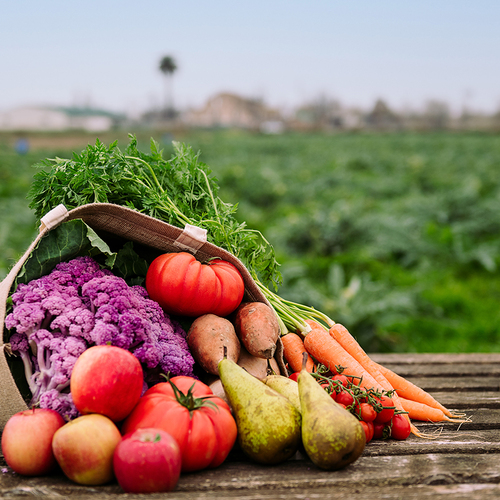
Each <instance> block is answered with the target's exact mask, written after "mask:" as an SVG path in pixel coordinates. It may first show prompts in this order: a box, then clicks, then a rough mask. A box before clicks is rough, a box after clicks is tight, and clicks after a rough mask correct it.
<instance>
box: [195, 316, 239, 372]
mask: <svg viewBox="0 0 500 500" xmlns="http://www.w3.org/2000/svg"><path fill="white" fill-rule="evenodd" d="M187 343H188V346H189V349H190V351H191V354H192V355H193V358H194V359H195V361H196V362H197V363H199V365H200V366H201V367H202V368H203V369H204V370H205V371H206V372H208V373H212V374H213V375H218V374H219V369H218V364H219V361H220V360H221V359H222V358H223V357H224V347H227V357H228V358H229V359H231V360H233V361H234V362H235V363H236V362H237V361H238V359H239V357H240V349H241V344H240V341H239V339H238V337H237V336H236V332H235V330H234V326H233V324H232V323H231V322H230V321H229V320H227V319H226V318H221V317H220V316H216V315H215V314H204V315H202V316H199V317H198V318H196V319H195V320H194V321H193V323H192V324H191V327H190V328H189V330H188V333H187Z"/></svg>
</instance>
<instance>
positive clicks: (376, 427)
mask: <svg viewBox="0 0 500 500" xmlns="http://www.w3.org/2000/svg"><path fill="white" fill-rule="evenodd" d="M372 424H373V439H383V438H384V429H385V428H386V424H378V423H377V422H372Z"/></svg>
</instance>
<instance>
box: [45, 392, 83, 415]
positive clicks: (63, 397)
mask: <svg viewBox="0 0 500 500" xmlns="http://www.w3.org/2000/svg"><path fill="white" fill-rule="evenodd" d="M39 403H40V408H47V409H49V410H55V411H57V412H58V413H60V414H61V415H62V417H63V418H64V419H65V420H73V419H74V418H76V417H78V416H79V415H80V413H79V412H78V410H77V409H76V407H75V404H74V403H73V398H72V397H71V393H66V392H59V391H58V390H56V389H51V390H50V391H46V392H44V393H43V394H42V395H41V396H40V401H39Z"/></svg>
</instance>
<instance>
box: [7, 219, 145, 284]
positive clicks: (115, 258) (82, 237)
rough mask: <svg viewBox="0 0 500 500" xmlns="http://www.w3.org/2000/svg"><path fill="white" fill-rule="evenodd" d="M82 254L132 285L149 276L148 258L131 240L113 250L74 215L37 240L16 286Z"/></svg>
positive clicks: (18, 276) (140, 282)
mask: <svg viewBox="0 0 500 500" xmlns="http://www.w3.org/2000/svg"><path fill="white" fill-rule="evenodd" d="M82 255H89V256H91V257H94V258H95V259H96V260H97V261H98V262H100V263H101V264H102V265H103V266H104V267H106V268H108V269H112V270H113V272H114V273H115V274H116V275H118V276H121V277H122V278H124V279H125V280H126V281H127V282H128V283H129V284H130V285H135V284H142V282H143V281H144V277H145V276H146V271H147V266H148V265H147V262H146V261H145V260H144V259H142V258H141V257H139V255H138V254H137V253H136V252H135V251H134V248H133V243H132V242H131V241H129V242H126V243H125V244H124V245H123V247H122V248H121V249H119V250H118V251H117V252H113V251H112V250H111V249H110V247H109V246H108V244H107V243H106V242H105V241H104V240H103V239H102V238H101V237H100V236H99V235H98V234H97V233H96V232H95V231H94V230H93V229H92V228H91V227H90V226H88V225H87V224H85V222H83V221H82V220H81V219H74V220H70V221H66V222H63V223H62V224H61V225H60V226H58V227H56V228H55V229H53V230H52V231H49V232H48V233H47V234H46V235H45V236H44V237H43V238H42V239H41V240H40V241H39V242H38V244H37V245H36V247H35V249H34V250H33V251H32V252H31V255H30V256H29V257H28V259H27V260H26V262H25V263H24V265H23V267H22V268H21V271H20V272H19V273H18V275H17V277H16V280H15V282H14V287H15V288H17V285H18V284H19V283H28V281H31V280H33V279H37V278H40V277H41V276H44V275H46V274H49V273H50V272H51V271H52V270H53V269H54V267H55V266H56V265H57V264H59V262H63V261H68V260H71V259H73V258H75V257H77V256H82Z"/></svg>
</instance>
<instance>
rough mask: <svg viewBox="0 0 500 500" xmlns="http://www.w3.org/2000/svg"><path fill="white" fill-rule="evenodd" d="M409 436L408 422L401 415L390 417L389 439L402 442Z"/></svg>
mask: <svg viewBox="0 0 500 500" xmlns="http://www.w3.org/2000/svg"><path fill="white" fill-rule="evenodd" d="M410 434H411V427H410V422H409V421H408V419H407V418H406V416H405V415H404V414H402V413H397V414H396V415H394V416H393V417H392V426H391V438H393V439H397V440H399V441H404V440H405V439H406V438H408V436H409V435H410Z"/></svg>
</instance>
